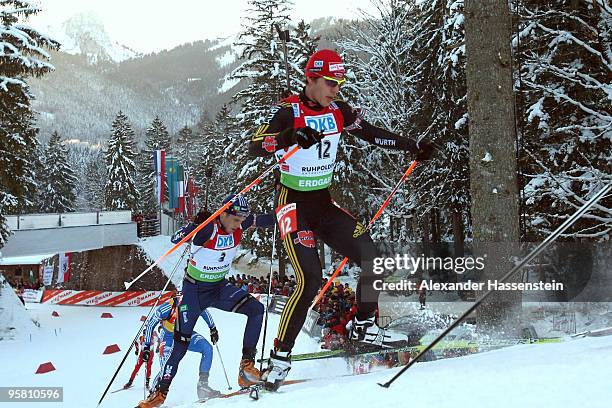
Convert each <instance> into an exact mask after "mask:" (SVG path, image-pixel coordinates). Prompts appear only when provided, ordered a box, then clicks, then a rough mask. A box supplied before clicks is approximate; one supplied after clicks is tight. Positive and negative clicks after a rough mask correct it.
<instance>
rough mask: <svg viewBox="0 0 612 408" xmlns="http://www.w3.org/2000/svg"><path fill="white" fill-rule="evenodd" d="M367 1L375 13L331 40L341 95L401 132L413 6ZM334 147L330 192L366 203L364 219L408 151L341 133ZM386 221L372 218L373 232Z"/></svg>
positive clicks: (408, 93)
mask: <svg viewBox="0 0 612 408" xmlns="http://www.w3.org/2000/svg"><path fill="white" fill-rule="evenodd" d="M373 4H374V5H375V6H376V8H377V15H376V16H372V15H367V14H364V15H363V17H364V18H363V22H357V23H355V24H354V25H351V26H349V27H348V31H349V34H348V35H346V36H344V37H343V38H341V39H339V40H337V41H336V43H337V44H338V45H339V46H340V48H341V49H342V50H343V57H344V59H345V65H346V66H347V67H348V68H349V69H350V71H349V72H347V77H348V78H350V79H349V81H348V82H347V85H346V86H345V87H343V89H342V95H343V96H344V97H345V98H346V99H347V101H348V102H349V103H350V104H351V105H353V107H355V108H357V107H359V108H360V109H361V110H362V114H363V115H364V116H365V117H366V119H367V120H368V121H369V122H371V123H373V124H375V125H378V126H381V127H383V128H386V129H389V130H391V131H393V132H396V133H398V134H402V133H403V134H406V133H408V130H409V129H410V125H411V124H410V113H411V111H410V109H409V107H410V102H411V100H412V99H414V88H415V84H414V83H413V78H412V76H413V72H412V69H411V66H412V65H413V60H412V58H411V56H410V54H409V51H410V44H411V42H410V32H409V31H408V28H409V27H410V26H411V24H410V23H409V16H410V14H411V13H412V12H413V6H412V4H409V3H407V2H404V1H398V0H390V1H382V0H380V1H379V0H376V1H373ZM339 153H340V159H339V163H338V165H337V166H336V179H337V185H338V189H337V190H335V195H334V196H335V197H337V199H338V201H339V202H340V203H342V204H344V205H347V206H348V207H349V208H350V207H352V203H354V202H360V203H366V204H367V205H363V206H360V208H359V209H358V211H361V213H359V214H357V215H358V217H359V218H360V219H362V220H367V219H369V218H370V216H371V215H373V212H374V211H376V209H377V208H378V207H379V206H380V205H381V204H382V202H383V200H384V199H385V196H386V194H385V191H387V192H389V191H391V189H392V188H393V186H394V185H395V183H396V182H397V179H398V178H399V176H400V175H401V171H402V169H403V168H405V167H406V166H407V163H408V161H407V159H408V157H407V156H406V154H405V153H402V152H395V151H391V150H386V149H380V148H378V147H376V146H373V145H371V144H368V143H366V142H364V141H362V140H360V139H357V138H354V137H351V138H343V139H342V142H341V145H340V151H339ZM402 202H403V200H402V197H401V195H400V194H398V195H397V196H396V197H395V198H394V201H393V204H392V205H391V207H390V208H389V211H390V212H391V213H396V215H400V214H401V213H402V208H401V207H402V206H401V205H400V204H401V203H402ZM408 210H409V209H408ZM404 211H406V210H404ZM388 227H389V223H385V222H380V223H377V224H376V226H375V227H374V229H373V236H374V238H376V237H377V236H388V235H389V231H388ZM403 238H404V239H405V238H406V237H403Z"/></svg>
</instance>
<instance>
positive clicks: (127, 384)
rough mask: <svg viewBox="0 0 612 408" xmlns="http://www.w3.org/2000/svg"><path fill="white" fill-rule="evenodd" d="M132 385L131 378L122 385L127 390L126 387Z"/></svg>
mask: <svg viewBox="0 0 612 408" xmlns="http://www.w3.org/2000/svg"><path fill="white" fill-rule="evenodd" d="M131 386H132V380H130V381H128V382H126V383H125V385H124V386H123V389H124V390H127V389H128V388H130V387H131Z"/></svg>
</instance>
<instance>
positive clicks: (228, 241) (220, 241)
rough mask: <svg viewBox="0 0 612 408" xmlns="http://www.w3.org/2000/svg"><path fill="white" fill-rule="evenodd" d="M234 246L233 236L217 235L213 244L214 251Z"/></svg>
mask: <svg viewBox="0 0 612 408" xmlns="http://www.w3.org/2000/svg"><path fill="white" fill-rule="evenodd" d="M233 246H234V236H233V235H219V236H218V237H217V242H216V243H215V249H228V248H232V247H233Z"/></svg>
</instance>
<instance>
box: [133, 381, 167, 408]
mask: <svg viewBox="0 0 612 408" xmlns="http://www.w3.org/2000/svg"><path fill="white" fill-rule="evenodd" d="M167 395H168V387H167V386H166V387H162V386H161V385H160V386H159V387H157V389H155V390H153V391H152V392H151V393H150V394H149V396H148V397H147V399H146V400H142V401H140V402H139V403H138V405H137V407H136V408H158V407H160V406H161V405H162V404H163V403H164V401H166V396H167Z"/></svg>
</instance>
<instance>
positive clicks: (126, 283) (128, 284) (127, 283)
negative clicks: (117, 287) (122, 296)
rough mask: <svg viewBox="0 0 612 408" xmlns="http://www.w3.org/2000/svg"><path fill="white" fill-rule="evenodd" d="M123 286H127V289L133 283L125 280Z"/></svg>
mask: <svg viewBox="0 0 612 408" xmlns="http://www.w3.org/2000/svg"><path fill="white" fill-rule="evenodd" d="M123 286H125V290H128V289H129V288H130V286H132V284H131V283H130V282H123Z"/></svg>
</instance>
